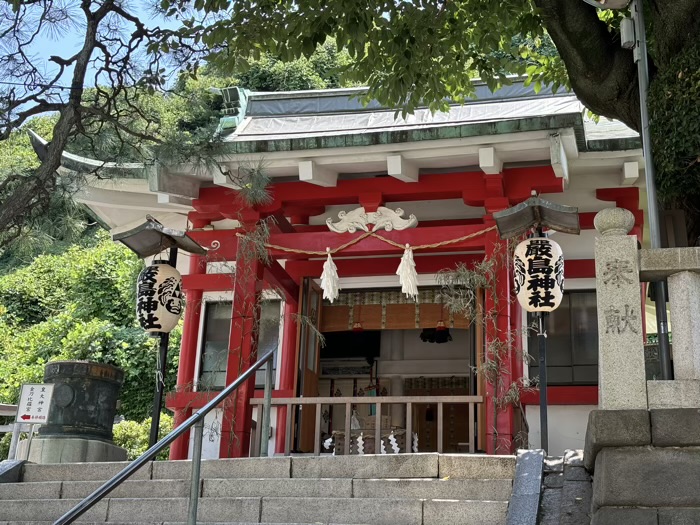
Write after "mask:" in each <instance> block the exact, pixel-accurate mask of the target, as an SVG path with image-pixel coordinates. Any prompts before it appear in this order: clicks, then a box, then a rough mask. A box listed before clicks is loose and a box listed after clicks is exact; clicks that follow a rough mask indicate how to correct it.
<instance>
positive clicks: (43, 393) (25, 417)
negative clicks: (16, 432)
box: [17, 383, 54, 424]
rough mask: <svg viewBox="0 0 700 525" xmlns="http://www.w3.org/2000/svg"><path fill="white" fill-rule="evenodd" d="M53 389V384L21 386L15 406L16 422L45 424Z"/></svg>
mask: <svg viewBox="0 0 700 525" xmlns="http://www.w3.org/2000/svg"><path fill="white" fill-rule="evenodd" d="M53 387H54V385H53V383H44V384H42V383H34V384H29V383H28V384H24V385H22V393H21V394H20V397H19V404H18V405H17V421H18V422H20V423H35V424H37V423H38V424H45V423H46V422H47V421H48V419H49V407H50V406H51V396H52V395H53Z"/></svg>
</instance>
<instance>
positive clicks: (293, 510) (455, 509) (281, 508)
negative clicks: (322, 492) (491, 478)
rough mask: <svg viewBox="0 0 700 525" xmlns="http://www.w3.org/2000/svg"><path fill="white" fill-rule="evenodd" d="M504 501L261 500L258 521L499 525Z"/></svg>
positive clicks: (501, 522) (501, 519)
mask: <svg viewBox="0 0 700 525" xmlns="http://www.w3.org/2000/svg"><path fill="white" fill-rule="evenodd" d="M506 509H507V503H506V502H502V501H499V502H483V501H454V500H426V501H420V500H410V499H360V498H354V499H347V498H345V499H343V498H326V499H319V498H263V502H262V513H261V521H263V522H272V523H290V522H294V521H299V520H301V521H304V522H309V523H332V522H342V523H348V524H364V523H371V524H372V525H396V524H398V523H400V524H401V525H474V524H477V523H478V524H480V525H503V524H505V520H506Z"/></svg>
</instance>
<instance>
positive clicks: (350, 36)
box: [161, 0, 566, 112]
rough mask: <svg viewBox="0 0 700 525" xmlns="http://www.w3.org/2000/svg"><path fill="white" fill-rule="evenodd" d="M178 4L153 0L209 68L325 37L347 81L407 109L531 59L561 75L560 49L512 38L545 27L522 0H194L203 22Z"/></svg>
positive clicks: (494, 78)
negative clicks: (553, 51) (262, 0)
mask: <svg viewBox="0 0 700 525" xmlns="http://www.w3.org/2000/svg"><path fill="white" fill-rule="evenodd" d="M186 4H188V2H182V1H180V0H173V1H167V0H166V1H163V2H161V6H162V7H163V8H164V10H166V11H167V10H168V9H169V8H172V13H173V14H177V15H178V17H179V18H181V19H182V20H183V29H182V32H181V35H180V36H183V35H184V36H186V37H190V38H193V39H195V40H197V39H199V40H201V42H203V43H204V44H205V45H207V46H209V47H210V49H211V50H212V52H211V56H210V57H209V58H208V60H209V63H212V64H214V65H215V66H216V67H217V68H220V69H222V70H227V71H230V72H234V71H242V70H245V69H246V68H249V67H250V59H251V57H252V59H260V58H261V57H264V56H266V55H269V56H273V57H276V58H278V59H279V60H281V61H283V62H289V61H292V60H296V59H300V58H301V57H306V58H307V59H310V58H311V57H312V55H313V53H314V52H315V51H316V49H317V46H318V45H319V44H323V43H325V42H326V38H327V37H329V36H330V37H332V38H333V39H334V41H335V43H336V46H337V48H339V49H345V50H346V51H347V53H348V57H349V61H350V62H352V67H351V68H343V73H344V75H343V76H344V78H345V80H346V81H347V80H349V81H359V82H362V83H366V84H367V85H369V87H370V93H369V97H374V98H376V99H377V100H379V102H381V103H383V104H385V105H388V106H392V107H402V108H403V109H404V111H405V112H409V111H412V110H413V109H415V108H416V107H418V106H419V105H422V104H424V103H428V105H429V106H430V107H431V109H434V110H435V109H440V108H444V107H445V106H446V104H447V102H446V99H448V98H449V99H452V100H455V101H461V100H465V98H466V97H469V96H470V95H471V94H473V92H474V88H473V86H472V84H471V82H470V78H473V77H474V76H478V77H480V78H481V79H482V80H483V81H484V82H486V84H487V85H488V86H489V87H490V88H491V89H492V90H495V89H497V88H498V87H499V86H501V85H504V84H508V83H509V82H510V80H509V78H508V75H509V74H525V73H526V68H527V64H528V63H530V64H532V65H533V66H534V67H535V68H534V69H532V70H531V71H530V73H531V76H532V78H533V79H534V81H535V82H538V81H539V82H540V83H541V82H544V81H556V82H559V83H561V84H564V83H565V82H566V76H565V71H564V68H563V67H562V66H561V61H560V59H559V57H558V55H556V56H550V55H548V54H547V53H544V52H543V53H540V52H539V51H538V47H537V46H528V45H527V44H526V43H519V42H517V41H515V38H516V37H520V38H522V39H529V41H531V42H535V41H537V40H538V39H541V38H543V36H544V29H543V25H542V21H541V19H540V17H539V15H538V13H537V11H536V9H535V7H534V3H533V2H531V1H529V0H511V1H507V2H498V3H492V4H488V3H484V2H483V0H462V1H458V2H429V1H424V0H414V1H406V2H366V1H365V2H345V1H340V2H332V1H331V2H329V1H327V0H311V1H308V2H304V3H303V4H299V3H298V2H295V1H294V0H281V1H278V2H273V3H267V4H265V5H264V6H261V5H260V4H259V3H258V2H255V1H253V0H245V1H240V2H236V5H235V7H234V8H231V6H230V4H229V3H228V2H221V1H219V0H202V1H200V2H196V3H195V5H196V7H197V9H200V10H201V11H204V12H206V13H209V14H214V15H215V16H214V17H213V18H211V19H210V20H212V19H213V20H214V22H212V23H208V24H201V23H199V21H198V20H197V15H191V14H188V12H187V10H186V9H184V7H185V6H186ZM201 11H200V12H201ZM523 53H527V57H526V58H527V62H525V61H524V60H523V57H522V56H521V55H522V54H523Z"/></svg>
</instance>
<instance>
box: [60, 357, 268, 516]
mask: <svg viewBox="0 0 700 525" xmlns="http://www.w3.org/2000/svg"><path fill="white" fill-rule="evenodd" d="M274 355H275V350H270V351H269V352H268V353H266V354H265V355H264V356H262V357H261V358H260V359H258V360H257V361H256V362H255V364H253V365H252V366H251V367H250V368H248V370H246V371H245V372H243V374H241V375H240V376H239V377H237V378H236V380H235V381H234V382H233V383H231V384H230V385H228V386H227V387H226V388H224V389H223V390H222V391H221V392H219V394H218V395H217V396H216V397H215V398H214V399H212V400H211V401H209V402H208V403H207V404H206V405H204V406H203V407H202V408H200V409H199V410H197V412H195V413H194V414H192V415H191V416H190V417H189V418H188V419H187V420H186V421H185V422H184V423H182V424H181V425H180V426H178V427H177V428H175V429H173V430H172V431H171V432H170V433H169V434H168V435H167V436H165V437H164V438H163V439H161V440H160V441H158V442H157V443H156V444H155V445H153V446H152V447H151V448H149V449H148V450H147V451H146V452H144V453H143V454H142V455H141V456H140V457H138V458H137V459H135V460H134V461H132V462H131V463H130V464H129V465H127V466H126V467H124V469H123V470H121V471H120V472H118V473H117V474H116V475H115V476H113V477H112V478H111V479H109V480H107V481H106V482H105V483H104V484H103V485H102V486H100V487H99V488H98V489H97V490H95V491H94V492H93V493H92V494H90V495H89V496H87V497H86V498H85V499H83V500H82V501H81V502H80V503H78V504H77V505H76V506H75V507H73V508H72V509H70V510H69V511H68V512H66V513H65V514H64V515H63V516H61V517H60V518H58V519H57V520H56V521H55V522H54V525H67V524H69V523H73V522H74V521H75V520H76V519H77V518H79V517H80V516H82V515H83V514H84V513H85V512H87V511H88V510H89V509H90V508H92V506H93V505H95V503H97V502H98V501H100V500H101V499H102V498H104V497H105V496H106V495H107V494H109V493H110V492H111V491H112V490H114V489H115V488H117V487H118V486H119V485H121V483H122V482H123V481H125V480H126V479H127V478H128V477H129V476H131V475H132V474H133V473H134V472H136V471H137V470H138V469H140V468H141V467H142V466H143V465H144V464H145V463H147V462H148V461H150V460H152V459H153V458H155V457H156V455H158V453H159V452H160V451H161V450H163V449H164V448H165V447H167V446H168V445H170V444H171V443H172V442H173V441H175V440H176V439H177V438H178V437H180V436H181V435H182V434H184V433H185V432H187V431H188V430H189V429H190V428H191V427H192V426H193V425H195V424H197V423H200V428H199V429H198V432H197V433H196V435H195V441H199V445H198V446H197V443H195V447H194V449H195V450H194V451H193V456H192V473H193V475H192V486H195V482H196V486H197V487H199V464H200V462H201V459H202V458H201V456H202V454H201V450H202V447H201V442H202V440H201V431H202V428H203V427H202V425H201V423H203V422H204V416H206V415H207V414H208V413H209V412H211V411H212V410H213V409H214V408H216V406H217V405H218V404H219V403H221V402H222V401H223V400H224V399H226V398H227V397H228V396H229V395H231V394H232V393H233V392H234V391H235V390H236V389H238V387H239V386H241V384H242V383H244V382H245V381H246V380H248V378H250V376H252V375H253V374H254V373H255V372H256V371H257V370H258V369H259V368H260V367H261V366H262V365H263V364H265V363H266V362H267V361H269V360H270V359H272V356H274ZM267 368H268V373H267V374H266V380H265V382H266V384H267V382H268V380H269V379H270V376H271V374H270V373H269V372H270V371H271V370H272V366H268V367H267ZM269 390H270V389H269V388H267V387H266V389H265V392H266V393H268V392H269ZM267 406H268V409H267V416H265V417H267V418H269V414H270V411H269V404H268V405H267ZM263 419H264V418H263ZM268 426H269V423H268ZM197 438H199V439H197ZM197 449H199V454H197ZM195 473H196V479H195ZM194 492H195V493H194V494H193V493H192V492H190V507H189V511H188V514H189V515H190V517H191V515H192V514H194V519H195V521H194V522H190V523H196V516H197V503H196V501H195V502H194V505H193V504H192V496H194V497H195V498H197V497H198V496H199V490H196V491H194ZM193 507H194V513H193V512H192V509H193Z"/></svg>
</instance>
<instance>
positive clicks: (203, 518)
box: [0, 454, 515, 525]
mask: <svg viewBox="0 0 700 525" xmlns="http://www.w3.org/2000/svg"><path fill="white" fill-rule="evenodd" d="M125 465H126V463H75V464H55V465H35V464H25V465H24V467H23V473H22V482H20V483H0V525H9V524H10V523H12V524H13V525H19V524H20V523H29V522H31V523H36V524H37V525H38V523H41V522H44V523H46V522H52V521H54V520H56V519H57V518H59V517H60V516H61V515H62V514H63V513H65V512H66V511H68V510H69V509H70V508H71V507H72V506H74V505H75V504H77V503H78V502H79V500H80V499H81V498H83V497H85V496H87V495H88V494H89V493H90V492H92V491H93V490H95V489H96V488H97V487H98V486H99V485H100V484H101V482H102V481H104V480H106V479H108V478H109V477H111V476H112V475H114V474H115V473H117V472H118V471H119V470H121V469H122V468H123V467H124V466H125ZM514 472H515V458H514V457H512V456H476V455H472V456H468V455H456V454H455V455H450V454H405V455H379V456H372V455H366V456H335V457H331V456H327V457H326V456H322V457H291V458H289V457H275V458H251V459H228V460H208V461H203V462H202V481H201V485H200V491H201V492H200V496H201V498H200V500H199V514H198V518H199V522H200V523H228V524H249V523H268V524H273V523H274V524H347V525H350V524H364V525H501V524H505V521H506V510H507V506H508V500H509V498H510V495H511V489H512V482H513V475H514ZM189 476H190V462H189V461H168V462H153V463H151V464H148V465H146V466H144V467H143V468H142V469H141V470H139V471H138V472H136V473H135V474H134V475H133V476H132V478H131V479H130V480H129V481H126V482H124V483H123V484H122V486H121V487H119V488H117V489H115V490H114V491H113V492H112V493H110V494H109V495H108V496H107V498H105V499H104V500H103V501H101V502H99V503H98V504H97V505H96V506H95V507H93V508H92V509H90V510H89V511H88V512H87V513H86V514H84V515H83V516H82V517H81V518H79V521H82V522H93V523H105V522H107V523H182V522H184V521H185V520H186V516H187V503H188V494H189Z"/></svg>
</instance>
